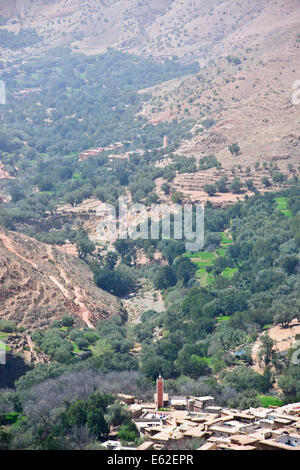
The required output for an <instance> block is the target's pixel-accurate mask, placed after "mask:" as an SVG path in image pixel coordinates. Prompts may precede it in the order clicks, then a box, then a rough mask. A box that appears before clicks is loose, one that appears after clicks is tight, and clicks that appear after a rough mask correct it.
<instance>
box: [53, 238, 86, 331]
mask: <svg viewBox="0 0 300 470" xmlns="http://www.w3.org/2000/svg"><path fill="white" fill-rule="evenodd" d="M47 253H48V257H49V259H50V260H51V261H53V263H55V259H54V256H53V252H52V247H51V246H49V245H48V246H47ZM58 269H59V274H60V277H61V278H62V279H63V280H64V282H65V284H66V285H67V286H68V288H69V289H70V290H71V292H72V294H73V295H71V294H70V292H69V290H68V289H67V288H66V287H64V286H63V285H62V284H61V283H60V282H59V281H58V280H57V279H56V277H54V276H49V277H50V279H51V281H52V282H53V283H54V284H55V285H56V286H57V287H58V288H59V289H60V291H61V292H62V293H63V295H64V296H65V297H66V298H67V299H68V300H72V301H73V302H74V304H75V305H77V307H79V309H80V317H81V319H82V321H84V323H85V324H86V325H87V326H88V328H91V329H93V330H94V329H95V327H94V325H93V324H92V323H91V322H90V320H89V319H90V316H91V315H92V313H91V312H90V310H89V309H88V308H87V306H86V305H85V303H84V295H83V294H82V292H81V290H80V287H78V286H75V285H73V284H72V282H71V280H70V279H69V278H68V276H67V273H66V272H65V271H64V269H62V268H58Z"/></svg>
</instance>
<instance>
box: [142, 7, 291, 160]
mask: <svg viewBox="0 0 300 470" xmlns="http://www.w3.org/2000/svg"><path fill="white" fill-rule="evenodd" d="M245 3H246V2H245ZM250 3H251V5H253V6H254V5H255V4H256V3H257V2H250ZM258 3H259V4H260V5H265V7H264V8H263V7H261V10H260V13H259V14H258V10H257V9H255V8H253V10H251V12H252V13H249V16H248V21H246V17H244V19H243V21H241V22H240V26H239V28H238V29H236V30H235V31H232V33H231V34H230V35H228V36H227V37H225V36H224V37H223V39H222V40H220V41H219V43H215V45H214V47H213V48H212V49H211V52H210V57H209V60H208V61H207V62H206V63H205V60H202V62H203V67H202V69H201V72H200V73H199V74H197V75H192V76H189V77H185V78H184V79H176V80H172V81H170V82H166V83H163V84H162V85H159V86H156V87H154V88H151V89H148V90H145V91H147V92H148V93H150V94H151V99H150V100H149V101H148V103H147V104H146V105H145V106H144V110H143V115H144V116H146V117H147V118H148V119H149V120H150V121H151V122H153V123H156V122H163V121H170V120H172V119H174V118H177V119H186V118H193V119H194V120H195V126H194V128H193V129H192V134H193V137H192V138H191V139H188V140H187V141H185V142H183V143H182V145H181V148H180V149H179V150H178V153H180V154H183V155H190V156H195V157H196V158H200V157H201V156H203V155H208V154H215V155H216V156H217V158H218V160H219V161H220V162H221V163H222V165H223V166H224V167H225V168H231V167H232V166H233V165H235V164H239V165H242V166H248V165H254V164H255V162H257V161H260V162H263V161H265V162H267V161H269V162H270V161H272V162H276V163H278V164H279V166H282V164H284V165H287V164H289V163H293V164H297V165H298V164H299V163H300V134H299V122H300V105H299V104H297V103H299V89H300V87H299V83H300V82H299V78H300V77H299V74H298V70H299V63H300V34H299V22H300V15H299V8H300V4H299V2H294V1H291V2H285V4H283V3H281V2H276V3H274V2H258ZM230 4H231V5H233V4H234V2H230ZM249 11H250V10H249ZM224 31H226V28H225V29H224ZM203 59H204V57H203ZM200 63H201V60H200ZM236 142H237V143H238V145H239V147H240V153H239V154H237V155H232V154H231V153H230V152H229V150H228V147H229V146H230V145H231V144H232V143H236Z"/></svg>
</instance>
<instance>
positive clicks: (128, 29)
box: [0, 0, 299, 63]
mask: <svg viewBox="0 0 300 470" xmlns="http://www.w3.org/2000/svg"><path fill="white" fill-rule="evenodd" d="M0 16H2V17H3V18H2V21H1V24H2V25H3V26H2V28H4V29H8V30H9V31H13V32H18V31H20V30H27V29H34V30H36V31H37V32H38V34H39V35H40V36H41V39H42V41H41V42H39V43H37V44H36V45H35V46H34V47H35V49H43V48H45V47H49V46H52V47H53V46H56V45H63V44H66V45H71V46H72V47H73V48H75V49H76V50H78V51H81V52H85V53H88V54H94V53H99V52H103V51H105V50H106V48H107V47H114V48H118V49H121V50H124V51H130V52H135V53H138V54H145V55H154V56H157V57H166V56H173V55H177V56H179V57H184V58H185V59H187V60H189V59H190V58H193V57H195V58H199V59H200V60H201V61H202V62H203V63H205V62H206V61H207V60H208V59H209V57H211V56H212V55H213V56H217V55H219V54H222V55H223V54H224V52H225V53H227V54H229V53H232V52H234V50H235V49H238V48H239V47H240V46H241V45H242V44H243V42H245V43H247V45H248V47H249V46H250V47H254V46H255V44H256V42H257V39H258V38H259V37H265V38H266V39H267V38H271V36H272V34H273V33H274V32H275V31H276V33H277V34H282V33H285V32H286V31H287V30H290V31H292V30H294V28H295V27H296V25H297V22H298V20H299V2H298V1H297V0H286V1H283V0H280V1H278V2H274V1H273V0H248V1H244V2H240V1H238V0H197V1H190V0H143V1H142V2H141V1H139V0H131V1H129V0H89V1H86V0H53V1H52V0H35V1H34V2H32V1H30V0H10V1H9V2H8V1H7V0H1V1H0ZM297 17H298V20H297ZM3 23H4V24H3ZM295 31H297V29H295ZM271 46H272V43H271Z"/></svg>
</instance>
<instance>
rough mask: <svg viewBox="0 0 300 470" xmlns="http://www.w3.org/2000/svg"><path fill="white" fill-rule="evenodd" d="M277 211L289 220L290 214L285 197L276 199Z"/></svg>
mask: <svg viewBox="0 0 300 470" xmlns="http://www.w3.org/2000/svg"><path fill="white" fill-rule="evenodd" d="M275 201H276V203H277V209H278V210H279V211H280V212H281V213H282V214H283V215H285V216H286V217H289V218H291V217H292V212H291V211H290V210H289V209H288V199H287V198H286V197H276V198H275Z"/></svg>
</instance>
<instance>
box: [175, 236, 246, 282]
mask: <svg viewBox="0 0 300 470" xmlns="http://www.w3.org/2000/svg"><path fill="white" fill-rule="evenodd" d="M220 235H221V236H222V241H221V243H220V245H221V248H219V249H218V250H217V251H216V252H209V251H197V252H195V253H191V252H188V251H187V252H185V253H184V254H183V256H184V257H186V258H189V259H190V260H191V262H192V263H194V264H195V265H196V266H197V268H198V269H197V271H196V278H197V279H199V280H200V282H201V285H203V286H209V285H213V283H214V281H215V278H214V275H213V274H212V273H208V272H207V270H206V268H207V267H208V266H213V265H214V263H215V261H216V259H217V258H218V257H219V256H220V257H224V256H226V251H227V248H228V246H230V245H232V244H233V241H232V239H231V238H229V236H228V234H226V233H225V232H220ZM237 271H238V269H237V268H225V269H224V271H223V273H222V275H223V276H225V277H227V279H232V278H233V276H234V273H236V272H237Z"/></svg>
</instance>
